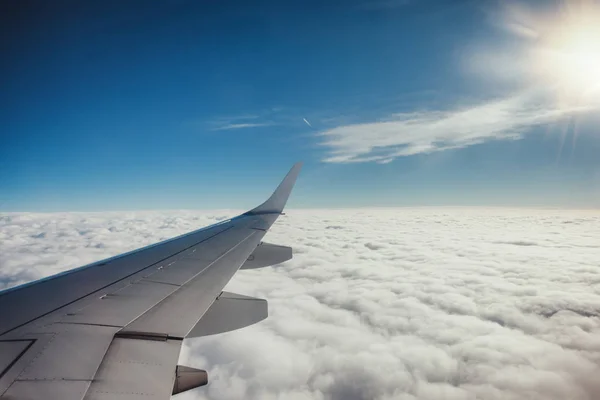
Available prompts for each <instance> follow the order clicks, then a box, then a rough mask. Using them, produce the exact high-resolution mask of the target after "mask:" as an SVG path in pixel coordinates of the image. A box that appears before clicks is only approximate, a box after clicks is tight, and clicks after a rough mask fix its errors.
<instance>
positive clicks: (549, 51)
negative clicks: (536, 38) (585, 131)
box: [536, 7, 600, 105]
mask: <svg viewBox="0 0 600 400" xmlns="http://www.w3.org/2000/svg"><path fill="white" fill-rule="evenodd" d="M536 53H537V56H536V64H537V68H536V69H537V70H538V72H540V73H542V74H543V75H544V76H545V77H546V78H547V79H549V81H550V82H551V83H552V84H553V85H556V87H557V89H558V90H559V93H561V97H562V99H561V100H563V101H566V102H569V103H579V104H580V105H584V104H585V103H589V102H592V101H598V100H600V10H598V9H597V8H593V9H592V8H588V7H585V8H578V9H577V12H573V11H571V12H569V13H568V14H567V15H563V16H562V18H561V19H559V20H557V21H555V23H554V24H552V26H551V28H550V29H549V30H548V31H547V32H545V35H543V36H541V37H540V46H539V47H538V48H537V51H536Z"/></svg>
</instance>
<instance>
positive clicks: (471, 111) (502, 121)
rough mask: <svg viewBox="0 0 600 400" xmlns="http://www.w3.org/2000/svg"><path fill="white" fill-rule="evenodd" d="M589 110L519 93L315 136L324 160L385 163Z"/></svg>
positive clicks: (502, 136) (512, 135)
mask: <svg viewBox="0 0 600 400" xmlns="http://www.w3.org/2000/svg"><path fill="white" fill-rule="evenodd" d="M589 109H590V107H571V108H558V107H557V106H554V105H552V104H551V103H550V102H548V101H547V100H543V99H542V98H541V96H540V94H539V93H538V94H532V93H521V94H518V95H514V96H510V97H507V98H503V99H499V100H494V101H489V102H486V103H483V104H479V105H474V106H468V107H462V108H458V109H455V110H443V111H439V110H434V111H419V112H413V113H402V114H392V115H390V116H388V117H387V118H386V119H384V120H382V121H377V122H366V123H357V124H349V125H342V126H337V127H335V128H332V129H328V130H326V131H323V132H320V133H319V134H318V135H319V136H320V138H321V139H322V142H321V144H322V145H323V146H326V147H327V148H328V149H329V152H328V155H327V157H326V158H325V159H324V160H323V161H325V162H331V163H351V162H378V163H387V162H390V161H392V160H393V159H395V158H397V157H402V156H410V155H415V154H422V153H432V152H437V151H443V150H449V149H456V148H462V147H467V146H471V145H474V144H479V143H482V142H485V141H488V140H508V139H513V140H514V139H520V138H521V137H522V135H523V134H525V133H527V132H528V131H529V130H530V129H531V128H533V127H535V126H540V125H545V124H549V123H552V122H556V121H559V120H560V119H562V118H564V117H566V116H568V115H572V114H574V113H578V112H583V111H586V110H589Z"/></svg>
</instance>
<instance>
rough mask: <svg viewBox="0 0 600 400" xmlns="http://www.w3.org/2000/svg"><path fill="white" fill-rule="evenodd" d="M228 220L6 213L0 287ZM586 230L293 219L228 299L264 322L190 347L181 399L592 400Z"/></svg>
mask: <svg viewBox="0 0 600 400" xmlns="http://www.w3.org/2000/svg"><path fill="white" fill-rule="evenodd" d="M231 215H233V213H232V212H230V211H229V212H228V211H217V212H192V211H185V212H184V211H181V212H176V211H174V212H139V213H103V214H100V213H97V214H96V213H78V214H75V213H73V214H65V213H63V214H22V213H19V214H3V215H1V216H0V254H2V257H1V259H0V263H1V264H0V282H4V285H12V284H16V283H19V282H23V281H27V280H30V279H35V278H38V277H41V276H44V275H48V274H51V273H55V272H58V271H60V270H63V269H66V268H70V267H75V266H78V265H81V264H84V263H87V262H89V261H92V260H95V259H99V258H103V257H107V256H111V255H114V254H117V253H120V252H123V251H126V250H130V249H132V248H137V247H139V246H142V245H145V244H148V243H152V242H154V241H157V240H160V239H164V238H167V237H171V236H174V235H176V234H179V233H182V232H185V231H188V230H191V229H193V228H196V227H198V226H202V225H204V224H208V223H211V222H216V221H217V220H219V219H222V218H224V217H225V216H231ZM599 234H600V215H599V214H598V213H597V212H596V213H594V212H584V211H543V210H507V209H466V208H447V209H441V208H440V209H427V208H424V209H378V210H377V209H374V210H367V209H356V210H291V211H289V212H288V215H287V216H285V217H282V218H281V219H280V220H279V221H278V222H277V223H276V225H275V226H274V227H273V229H272V230H271V232H269V233H268V235H267V237H266V240H268V241H271V242H274V243H280V244H286V245H292V246H293V247H294V249H295V255H294V259H293V260H291V261H289V262H288V263H285V264H283V265H281V266H277V267H274V268H265V269H261V270H254V271H240V272H239V273H238V274H237V275H236V276H235V277H234V279H233V280H232V281H231V282H230V283H229V285H228V287H227V290H230V291H234V292H238V293H242V294H247V295H252V296H257V297H264V298H267V299H268V300H269V305H270V316H269V318H268V319H267V320H265V321H263V322H261V323H259V324H257V325H254V326H252V327H248V328H245V329H242V330H239V331H235V332H230V333H226V334H222V335H215V336H211V337H206V338H199V339H194V340H190V341H188V342H187V345H186V347H185V349H184V352H183V354H182V362H184V363H186V364H188V365H191V366H195V367H200V368H205V369H207V370H208V371H209V376H210V379H211V383H210V385H209V386H207V387H205V388H201V389H199V390H196V391H194V392H193V393H187V394H183V395H181V398H182V399H238V398H248V399H275V398H286V399H288V398H289V399H581V400H583V399H597V398H600V382H599V381H598V379H597V377H598V376H600V375H599V374H600V318H599V315H598V313H599V312H600V285H599V283H600V268H599V267H598V265H599V261H600V245H599V244H598V241H597V238H598V236H599Z"/></svg>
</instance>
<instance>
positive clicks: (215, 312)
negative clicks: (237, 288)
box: [186, 292, 269, 338]
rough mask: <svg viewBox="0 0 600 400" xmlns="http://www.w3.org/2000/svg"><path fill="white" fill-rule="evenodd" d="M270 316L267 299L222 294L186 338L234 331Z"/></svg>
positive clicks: (227, 293)
mask: <svg viewBox="0 0 600 400" xmlns="http://www.w3.org/2000/svg"><path fill="white" fill-rule="evenodd" d="M268 315H269V306H268V304H267V301H266V300H265V299H257V298H255V297H249V296H243V295H241V294H236V293H230V292H222V293H221V294H220V295H219V297H217V299H216V300H215V301H214V303H213V304H212V305H211V306H210V308H209V309H208V310H207V311H206V312H205V313H204V315H203V316H202V318H201V319H200V321H198V323H197V324H196V326H194V327H193V328H192V330H191V331H190V333H189V334H188V335H187V336H186V338H194V337H201V336H208V335H215V334H217V333H224V332H229V331H234V330H236V329H240V328H244V327H246V326H249V325H254V324H256V323H257V322H260V321H262V320H263V319H265V318H267V316H268Z"/></svg>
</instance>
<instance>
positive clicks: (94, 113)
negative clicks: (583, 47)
mask: <svg viewBox="0 0 600 400" xmlns="http://www.w3.org/2000/svg"><path fill="white" fill-rule="evenodd" d="M8 3H11V2H4V3H3V4H2V6H0V7H3V8H5V9H4V10H2V12H0V15H2V17H0V18H2V21H0V25H1V26H2V28H0V29H2V35H1V37H2V38H1V39H0V40H1V41H2V42H1V43H2V47H1V48H2V53H3V63H2V64H0V71H1V72H2V76H3V77H4V79H3V89H2V91H1V92H0V101H1V103H0V104H1V107H0V118H1V120H2V122H3V123H2V131H1V136H0V166H1V167H0V211H55V210H65V211H69V210H74V211H76V210H120V209H128V210H131V209H165V208H170V209H179V208H249V207H252V206H254V205H255V203H257V202H260V201H261V200H262V199H263V198H265V197H266V196H268V194H269V193H270V192H271V190H272V189H273V188H274V187H275V185H276V184H277V183H278V181H279V180H280V179H281V177H282V176H283V175H284V174H285V173H286V172H287V169H288V168H289V167H290V166H291V165H292V164H293V163H294V162H295V161H298V160H302V161H304V162H305V167H304V171H303V173H302V175H301V178H300V180H299V182H298V187H297V190H296V191H295V193H294V196H293V199H292V201H291V205H292V206H296V207H353V206H419V205H482V206H486V205H494V206H549V207H598V206H600V158H599V157H598V156H597V155H598V154H600V153H599V151H600V134H599V133H598V132H597V129H596V126H598V123H599V122H600V121H599V119H600V118H599V117H598V107H597V105H598V104H599V103H598V101H597V100H598V99H596V98H591V97H589V96H588V97H586V98H585V99H584V100H585V101H583V100H581V99H580V97H581V96H577V101H574V100H573V97H574V96H573V95H572V93H571V95H569V96H565V95H564V93H565V90H559V89H564V87H561V88H558V89H557V88H556V86H555V83H556V79H553V78H552V76H551V77H550V78H548V76H546V75H547V74H546V72H544V73H541V72H539V71H538V69H536V68H534V67H532V65H533V66H536V65H538V64H544V65H545V63H541V62H539V61H535V60H533V59H532V58H531V54H537V53H535V51H533V50H532V49H536V48H537V47H539V46H540V43H544V37H545V36H544V35H545V33H543V34H538V33H537V32H542V31H543V29H541V28H539V27H540V26H542V23H541V22H539V21H538V19H539V20H540V21H541V20H542V14H543V16H544V17H545V18H549V17H548V15H554V14H556V12H557V10H556V9H553V8H552V7H551V6H548V5H547V3H543V2H537V3H535V4H527V3H514V4H513V5H512V6H511V8H507V7H506V6H505V4H506V3H505V2H502V3H501V2H498V3H496V2H491V1H490V2H474V1H454V0H452V1H450V0H449V1H441V0H440V1H433V0H414V1H411V0H406V1H395V0H384V1H339V2H337V1H332V2H326V4H322V2H312V1H308V2H304V1H302V2H301V1H297V2H296V1H279V2H269V1H261V2H243V1H240V2H230V1H222V2H221V1H220V2H213V3H209V2H191V1H171V2H146V1H129V2H121V1H107V2H93V3H92V2H75V1H73V2H69V1H64V2H41V1H40V2H32V3H26V2H12V5H11V4H8ZM125 3H126V4H125ZM534 6H535V7H534ZM515 10H516V11H515ZM532 10H535V11H532ZM536 13H537V14H539V15H540V16H539V18H538V16H537V14H536ZM588 14H589V13H588ZM538 22H539V23H538ZM536 24H537V25H536ZM538 28H539V29H538ZM531 31H535V34H531ZM534 35H535V38H534V39H532V37H533V36H534ZM540 38H541V39H540ZM593 78H595V79H596V81H598V78H599V77H593ZM565 82H567V81H565ZM568 85H570V87H568V88H567V89H570V88H572V87H574V84H573V83H572V82H571V81H569V83H568ZM566 86H567V83H565V87H566ZM573 90H574V89H573ZM559 94H560V96H559ZM586 96H587V95H586ZM597 97H598V96H597ZM303 119H306V120H307V121H309V123H310V125H312V127H311V126H308V124H307V123H305V121H304V120H303Z"/></svg>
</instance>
